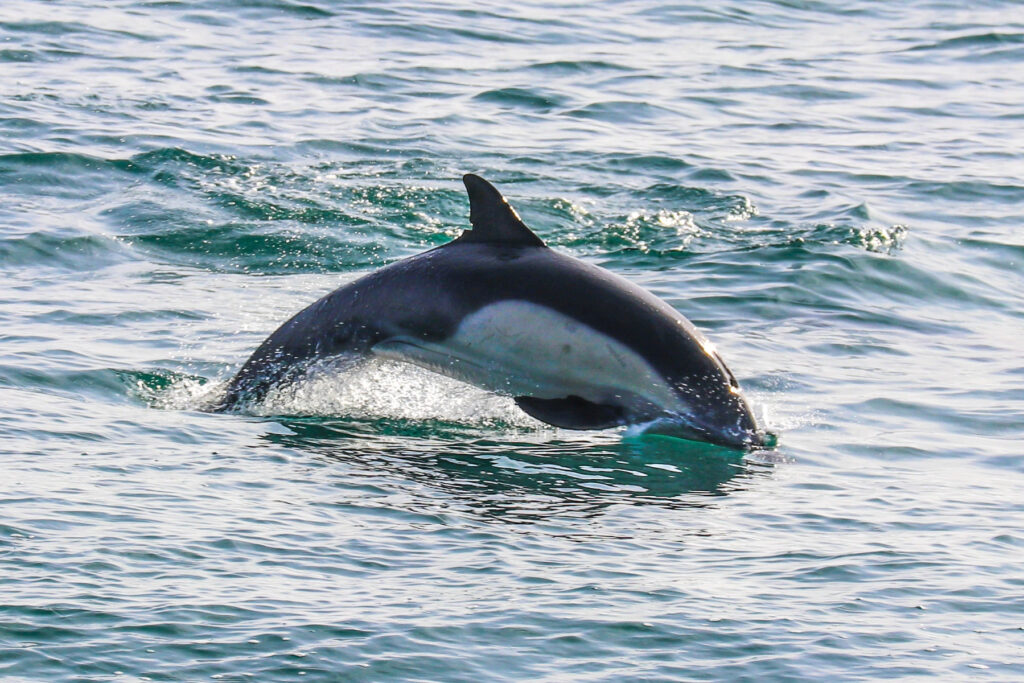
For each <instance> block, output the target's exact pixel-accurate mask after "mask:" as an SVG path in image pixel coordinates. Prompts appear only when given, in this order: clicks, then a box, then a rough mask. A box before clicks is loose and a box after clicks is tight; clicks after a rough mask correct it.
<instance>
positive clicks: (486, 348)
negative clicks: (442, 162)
mask: <svg viewBox="0 0 1024 683" xmlns="http://www.w3.org/2000/svg"><path fill="white" fill-rule="evenodd" d="M463 182H464V183H465V185H466V190H467V191H468V193H469V205H470V223H471V225H472V227H471V228H470V229H467V230H465V231H464V232H463V233H462V234H461V235H460V236H459V237H458V238H456V239H455V240H453V241H451V242H448V243H447V244H444V245H442V246H440V247H436V248H434V249H431V250H429V251H426V252H423V253H421V254H417V255H415V256H412V257H409V258H406V259H404V260H401V261H398V262H396V263H392V264H391V265H388V266H386V267H384V268H381V269H380V270H377V271H375V272H373V273H370V274H369V275H366V276H364V277H361V278H359V279H357V280H355V281H354V282H351V283H349V284H347V285H344V286H342V287H340V288H338V289H336V290H335V291H334V292H332V293H330V294H328V295H327V296H325V297H323V298H322V299H320V300H319V301H317V302H315V303H313V304H312V305H310V306H309V307H307V308H305V309H304V310H302V311H300V312H299V313H297V314H296V315H295V316H294V317H292V318H291V319H290V320H288V321H287V322H285V323H284V324H283V325H281V327H279V328H278V329H277V331H275V332H274V333H273V334H271V335H270V336H269V337H268V338H267V339H266V341H264V342H263V343H262V344H261V345H260V346H259V347H258V348H257V349H256V351H255V352H253V354H252V356H250V357H249V359H248V360H247V361H246V362H245V364H244V365H242V367H241V369H240V370H239V371H238V373H237V374H236V375H235V376H234V378H233V379H231V381H230V382H229V383H228V385H227V389H226V392H225V394H224V396H223V398H222V399H221V400H220V401H219V403H218V404H217V405H216V406H214V407H213V408H212V409H213V410H216V411H226V410H232V409H236V408H237V407H238V406H239V405H242V404H244V403H246V402H250V401H258V400H260V399H262V398H263V397H264V396H265V395H266V394H267V392H268V391H269V390H270V389H271V388H272V387H274V386H275V385H278V384H281V383H284V382H288V381H293V380H295V379H297V378H299V377H301V376H302V374H303V373H304V372H305V371H306V369H308V368H309V367H310V365H311V364H313V363H315V362H318V361H323V360H326V359H332V358H335V357H350V356H355V357H369V356H378V357H384V358H390V359H396V360H399V361H404V362H408V363H413V364H416V365H419V366H422V367H424V368H427V369H429V370H433V371H435V372H438V373H440V374H443V375H446V376H449V377H453V378H455V379H458V380H462V381H464V382H468V383H470V384H473V385H476V386H478V387H481V388H484V389H487V390H489V391H493V392H496V393H499V394H504V395H507V396H511V397H513V398H514V400H515V402H516V404H517V405H518V406H519V407H520V408H521V409H522V410H523V411H525V412H526V413H527V414H529V415H531V416H532V417H534V418H536V419H538V420H540V421H541V422H545V423H547V424H550V425H553V426H556V427H562V428H567V429H605V428H609V427H614V426H620V425H629V424H642V423H647V422H656V423H657V424H659V425H662V426H664V425H670V426H671V430H668V431H667V433H672V434H675V435H678V436H682V437H683V438H688V439H693V440H698V441H705V442H709V443H713V444H718V445H721V446H726V447H730V448H753V447H756V446H760V445H763V444H764V443H765V433H764V432H763V431H762V430H761V429H760V428H759V427H758V424H757V422H756V420H755V419H754V416H753V414H752V412H751V410H750V406H749V405H748V404H747V402H746V400H745V399H744V397H743V395H742V393H741V391H740V387H739V384H738V383H737V382H736V378H735V377H734V376H733V374H732V373H731V372H730V371H729V369H728V368H727V367H726V366H725V363H724V362H723V361H722V358H721V357H720V356H719V355H718V353H717V352H716V351H715V348H714V346H713V345H712V344H711V343H710V342H709V341H708V340H707V339H706V338H705V337H704V335H703V334H701V333H700V332H699V331H698V330H697V328H696V327H694V325H693V324H692V323H691V322H690V321H689V320H687V319H686V318H685V317H683V316H682V315H681V314H680V313H679V312H677V311H676V310H675V309H674V308H672V307H671V306H669V305H668V304H667V303H665V302H664V301H662V300H660V299H658V298H657V297H655V296H654V295H653V294H651V293H650V292H648V291H646V290H644V289H643V288H641V287H639V286H637V285H635V284H633V283H631V282H629V281H627V280H625V279H624V278H622V277H620V276H618V275H615V274H614V273H611V272H609V271H607V270H605V269H603V268H600V267H598V266H596V265H592V264H589V263H586V262H584V261H581V260H579V259H577V258H574V257H572V256H569V255H567V254H563V253H559V252H557V251H554V250H552V249H550V248H548V247H547V246H545V244H544V242H543V241H541V239H540V238H539V237H537V235H535V234H534V233H533V231H531V230H530V229H529V228H528V227H527V226H526V225H525V224H524V223H523V221H522V220H521V219H520V218H519V215H518V214H517V213H516V212H515V210H514V209H513V208H512V207H511V206H510V205H509V203H508V202H507V201H506V200H505V198H504V197H502V195H501V193H500V192H498V190H497V189H496V188H495V187H494V186H493V185H491V184H490V183H489V182H487V181H486V180H484V179H483V178H481V177H479V176H477V175H473V174H467V175H465V176H464V177H463ZM659 430H660V431H662V432H663V433H666V432H665V430H662V429H660V428H659Z"/></svg>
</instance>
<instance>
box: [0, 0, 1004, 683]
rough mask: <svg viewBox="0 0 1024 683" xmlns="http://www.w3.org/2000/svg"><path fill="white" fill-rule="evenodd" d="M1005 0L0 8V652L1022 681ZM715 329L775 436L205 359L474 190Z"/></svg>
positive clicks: (225, 676)
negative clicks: (481, 183) (683, 430)
mask: <svg viewBox="0 0 1024 683" xmlns="http://www.w3.org/2000/svg"><path fill="white" fill-rule="evenodd" d="M1022 101H1024V13H1022V12H1021V7H1020V5H1019V4H1017V3H1013V2H998V1H993V2H984V3H977V4H976V5H975V6H974V7H973V9H970V10H965V9H963V8H962V6H961V5H960V4H958V3H949V2H941V1H938V0H936V1H933V2H926V1H924V0H913V1H912V2H907V3H890V4H886V5H881V4H877V3H869V2H853V3H850V2H845V3H838V2H836V3H830V2H798V1H790V0H786V1H782V0H779V1H777V2H768V1H765V2H754V3H745V2H722V3H712V4H711V5H710V6H706V5H705V4H704V3H700V4H694V5H670V6H666V5H663V4H661V3H656V2H653V1H652V0H635V1H631V2H625V3H621V2H596V3H594V2H587V3H582V2H579V3H559V4H541V3H537V4H534V3H525V4H524V3H519V4H517V5H516V6H515V8H509V7H504V6H502V5H501V4H462V5H460V4H456V3H449V4H424V3H408V4H405V3H398V2H383V3H361V2H353V3H340V2H339V3H334V2H327V1H326V0H309V1H308V2H301V1H299V0H203V1H201V2H176V1H174V0H168V1H162V2H152V1H142V0H119V1H118V2H115V3H101V2H98V1H96V0H91V1H86V0H77V1H69V2H62V3H59V4H55V3H45V2H31V1H27V0H13V1H12V2H5V3H3V5H2V6H0V271H2V272H0V278H2V280H0V282H2V287H0V434H2V437H3V438H2V440H0V462H2V472H3V474H2V478H3V479H2V480H3V485H2V486H0V676H3V677H5V678H9V679H29V680H50V681H72V680H200V679H219V680H387V679H408V680H431V681H433V680H444V681H476V680H522V679H537V680H603V681H619V680H706V679H717V680H765V679H773V680H785V679H818V678H826V677H832V678H839V679H843V680H854V679H861V680H875V679H879V678H924V677H936V676H939V677H942V678H943V679H965V678H971V679H974V678H978V679H996V680H1016V679H1019V678H1020V676H1021V672H1022V669H1021V664H1020V663H1021V662H1022V661H1024V597H1022V596H1024V575H1022V573H1021V567H1022V561H1024V532H1022V531H1021V529H1022V527H1024V498H1022V495H1021V491H1022V490H1024V458H1022V446H1021V444H1022V442H1024V417H1022V415H1024V388H1022V384H1024V360H1022V358H1024V354H1022V348H1024V347H1022V341H1021V340H1022V338H1024V231H1022V225H1024V180H1022V179H1024V161H1022V159H1024V132H1022V131H1024V109H1022V105H1021V102H1022ZM465 172H476V173H480V174H482V175H484V176H485V177H487V178H489V179H490V180H492V181H493V182H495V183H496V184H497V185H498V186H499V187H500V188H501V189H502V190H503V191H504V192H505V194H506V196H508V197H509V199H510V200H511V201H512V202H513V204H514V205H515V206H516V207H517V208H518V210H519V212H520V214H521V215H522V216H523V218H524V219H525V220H526V222H527V223H528V224H529V225H531V226H532V227H533V228H534V229H535V230H536V232H537V233H538V234H540V235H541V236H542V237H543V238H544V239H545V240H547V241H548V243H549V244H550V245H552V246H553V247H555V248H557V249H560V250H563V251H565V252H567V253H571V254H573V255H576V256H578V257H581V258H584V259H586V260H589V261H591V262H594V263H598V264H600V265H602V266H604V267H606V268H609V269H611V270H613V271H615V272H617V273H619V274H621V275H623V276H625V277H628V278H630V279H632V280H634V281H636V282H638V283H640V284H642V285H644V286H646V287H648V288H649V289H651V290H652V291H654V292H656V293H657V294H658V295H660V296H662V297H663V298H665V299H666V300H668V301H669V302H670V303H671V304H672V305H673V306H675V307H676V308H677V309H678V310H680V311H681V312H682V313H684V314H685V315H686V316H687V317H689V318H690V319H691V320H693V321H694V323H696V324H697V325H698V326H699V327H701V328H702V329H703V330H705V331H706V332H707V333H708V335H709V336H710V337H711V339H712V340H713V341H714V342H715V343H716V345H717V346H718V348H719V350H720V351H721V353H722V356H723V357H724V358H725V359H726V361H727V362H728V363H729V365H730V367H731V369H732V370H733V372H734V373H735V374H736V375H737V377H738V378H739V380H740V382H741V383H742V384H743V386H744V387H745V388H746V390H747V393H748V395H749V397H750V399H751V401H752V403H753V404H754V406H755V409H756V411H757V413H758V414H759V415H760V416H761V419H762V420H763V421H764V423H765V424H766V425H768V426H769V427H770V428H771V429H772V430H774V431H776V432H778V433H779V435H780V441H779V446H778V448H777V449H775V450H774V451H769V452H763V453H753V454H748V455H743V454H740V453H731V452H728V451H723V450H720V449H716V448H713V447H707V446H700V445H697V444H692V443H686V442H681V441H678V440H672V439H666V438H661V437H654V436H643V435H636V434H633V433H621V432H616V431H609V432H594V433H578V432H567V431H559V430H554V429H550V428H547V427H544V426H542V425H539V424H538V423H536V422H533V421H531V420H530V419H529V418H526V417H525V416H523V415H522V414H521V413H519V412H518V411H517V410H516V408H515V407H514V405H512V404H511V402H510V401H509V400H508V399H504V398H501V397H493V396H489V395H487V394H484V393H482V392H480V391H478V390H476V389H472V388H470V387H465V386H462V385H458V384H456V383H454V382H452V381H449V380H445V379H443V378H439V377H436V376H433V375H430V374H428V373H426V372H422V371H419V370H415V369H411V368H408V367H403V366H398V365H390V364H380V365H376V366H370V367H368V368H364V369H361V370H360V371H358V372H357V373H356V374H355V375H352V376H348V377H347V378H346V379H345V381H339V380H337V378H335V379H333V380H332V379H331V378H322V379H321V380H318V381H317V382H313V383H310V384H307V385H305V386H302V387H296V388H294V389H292V390H289V391H283V392H280V393H279V394H277V395H276V396H274V397H273V398H272V400H270V401H269V402H268V403H267V405H266V406H265V407H264V409H263V412H264V413H265V414H262V415H210V414H206V413H203V412H201V411H200V410H199V407H201V405H202V402H203V400H204V398H206V397H209V396H210V395H211V393H215V392H216V391H217V388H218V386H219V385H220V384H221V383H222V382H223V381H224V380H226V379H227V378H228V377H229V376H230V375H231V374H232V372H233V371H234V370H235V369H237V367H238V366H239V365H240V364H241V362H242V361H243V360H244V359H245V358H246V357H247V356H248V354H249V353H250V352H251V351H252V350H253V349H254V348H255V346H256V345H257V344H258V343H259V342H260V341H262V340H263V338H264V337H265V336H266V335H267V334H268V333H269V332H271V331H272V330H273V329H274V328H275V327H276V326H277V325H278V324H279V323H280V322H281V321H282V320H284V319H286V318H287V317H288V316H290V315H291V314H292V313H294V312H295V311H297V310H299V309H301V308H302V307H304V306H305V305H307V304H308V303H310V302H311V301H313V300H315V299H316V298H318V297H319V296H321V295H322V294H324V293H326V292H328V291H330V290H332V289H333V288H335V287H337V286H338V285H339V284H341V283H344V282H347V281H349V280H351V279H354V278H356V277H358V276H359V275H361V274H364V273H366V272H369V271H370V270H372V269H374V268H376V267H378V266H380V265H382V264H385V263H390V262H392V261H394V260H396V259H398V258H401V257H404V256H407V255H411V254H414V253H417V252H419V251H422V250H424V249H426V248H428V247H430V246H433V245H437V244H442V243H444V242H445V241H447V240H448V239H450V238H451V237H453V236H455V235H457V234H458V233H459V231H460V230H461V229H462V228H463V227H465V226H466V225H467V222H468V204H467V201H466V199H465V196H464V192H463V189H462V185H461V182H460V181H459V178H460V177H461V175H462V174H463V173H465Z"/></svg>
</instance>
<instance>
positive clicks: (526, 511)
mask: <svg viewBox="0 0 1024 683" xmlns="http://www.w3.org/2000/svg"><path fill="white" fill-rule="evenodd" d="M277 421H278V422H279V423H280V424H281V425H283V426H284V427H286V428H287V430H288V431H289V432H290V433H268V434H264V435H262V437H261V438H262V439H264V440H266V441H267V442H268V443H270V444H273V445H275V446H279V447H286V448H289V449H294V450H300V451H305V452H308V453H311V454H313V455H315V456H317V457H322V458H326V459H329V460H331V461H332V462H339V463H344V464H345V465H347V466H349V467H350V468H351V470H354V471H359V472H366V471H372V472H377V473H387V474H389V475H394V476H398V477H401V478H406V479H409V480H412V481H415V482H416V483H419V484H426V485H428V486H430V487H431V488H433V489H435V490H437V491H440V492H442V493H443V494H446V497H447V498H448V500H447V501H446V504H445V507H447V508H449V509H457V510H460V511H463V512H467V513H470V514H473V515H474V516H478V517H481V518H486V519H490V520H500V521H503V522H507V523H512V524H529V523H536V522H542V521H545V520H548V519H550V518H551V517H552V516H553V515H558V516H563V517H564V516H567V515H568V516H575V517H593V516H597V515H599V514H601V513H602V512H603V511H604V510H605V509H607V508H608V507H609V506H613V505H658V506H662V507H667V508H700V507H707V506H712V505H715V504H716V501H718V500H719V499H720V498H721V497H722V496H727V495H729V494H730V493H733V492H736V491H740V490H744V489H746V488H749V487H751V486H755V485H756V484H757V482H758V481H759V480H763V479H765V478H767V477H769V476H771V473H772V472H773V470H774V465H773V464H772V463H771V462H767V461H764V460H761V459H759V458H758V457H757V456H756V454H755V455H754V456H753V457H752V456H751V454H747V453H743V452H739V451H734V450H729V449H724V448H721V447H718V446H712V445H709V444H702V443H696V442H692V441H684V440H681V439H676V438H672V437H666V436H660V435H658V436H654V435H639V436H623V435H622V434H620V433H615V432H599V433H594V434H583V433H580V434H579V435H577V434H575V433H572V435H571V436H570V437H568V438H567V437H566V436H565V434H566V433H565V432H539V433H538V432H528V431H515V430H507V429H506V430H502V429H500V428H499V429H493V430H483V429H473V430H469V429H466V428H465V426H461V427H460V426H459V425H447V424H443V423H438V422H428V423H423V422H415V421H406V420H364V421H359V420H343V419H324V418H315V419H314V418H291V419H288V418H284V419H278V420H277Z"/></svg>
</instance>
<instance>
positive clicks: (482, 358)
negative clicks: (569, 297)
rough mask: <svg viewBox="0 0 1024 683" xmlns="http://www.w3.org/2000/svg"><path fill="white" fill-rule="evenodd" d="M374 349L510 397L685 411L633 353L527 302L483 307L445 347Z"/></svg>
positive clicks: (412, 344)
mask: <svg viewBox="0 0 1024 683" xmlns="http://www.w3.org/2000/svg"><path fill="white" fill-rule="evenodd" d="M374 352H375V353H377V354H379V355H382V356H384V357H387V358H394V359H396V360H403V361H407V362H410V363H415V364H417V365H421V366H423V367H426V368H429V369H431V370H434V371H435V372H439V373H441V374H445V375H448V376H449V377H455V378H456V379H461V380H463V381H465V382H469V383H471V384H474V385H476V386H479V387H483V388H485V389H489V390H491V391H495V392H498V393H501V394H506V395H510V396H534V397H537V398H562V397H565V396H570V395H573V396H579V397H581V398H584V399H587V400H588V401H593V402H595V403H606V402H609V401H610V400H611V399H613V398H615V397H617V396H619V395H628V394H633V395H635V396H639V397H642V398H644V399H646V400H648V401H650V402H651V403H654V404H655V405H658V406H661V407H663V408H666V409H669V410H677V409H678V408H679V405H678V404H679V400H678V398H677V397H676V396H675V395H674V393H673V392H672V390H671V388H670V387H669V386H668V385H666V384H665V381H664V379H663V378H662V377H661V376H660V375H659V374H658V373H657V372H656V371H655V370H654V368H652V367H651V365H650V364H649V363H648V362H647V361H645V360H644V359H643V358H642V357H641V356H640V355H639V354H637V353H636V352H635V351H633V350H632V349H630V348H628V347H627V346H625V345H624V344H622V343H620V342H618V341H616V340H615V339H612V338H611V337H609V336H608V335H605V334H602V333H600V332H598V331H596V330H594V329H593V328H591V327H589V326H587V325H584V324H582V323H580V322H579V321H577V320H574V319H573V318H570V317H568V316H565V315H562V314H561V313H558V312H556V311H553V310H551V309H549V308H546V307H544V306H540V305H537V304H534V303H530V302H527V301H502V302H500V303H495V304H491V305H489V306H485V307H484V308H482V309H480V310H479V311H477V312H476V313H473V314H472V315H469V316H467V317H466V318H465V319H464V320H463V321H462V323H461V324H460V325H459V328H458V330H457V331H456V333H455V334H454V335H452V337H451V338H449V339H446V340H444V341H442V342H437V343H433V342H427V341H424V340H421V339H413V338H410V337H395V338H393V339H389V340H387V341H386V342H383V343H381V344H378V345H377V346H376V347H374Z"/></svg>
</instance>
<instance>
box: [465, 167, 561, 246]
mask: <svg viewBox="0 0 1024 683" xmlns="http://www.w3.org/2000/svg"><path fill="white" fill-rule="evenodd" d="M462 182H463V183H465V184H466V191H467V192H469V222H470V223H472V224H473V228H472V229H471V230H466V231H465V232H463V233H462V235H460V236H459V238H458V240H457V241H459V242H487V243H490V244H509V245H516V246H523V247H543V246H544V242H543V241H542V240H541V238H539V237H537V236H536V235H534V234H533V231H532V230H530V229H529V228H528V227H526V224H525V223H523V221H521V220H520V219H519V215H518V214H517V213H516V212H515V209H513V208H512V207H511V206H509V203H508V202H507V201H505V198H504V197H502V196H501V193H500V192H498V190H497V189H496V188H495V187H494V185H491V184H490V183H489V182H487V181H486V180H484V179H483V178H481V177H480V176H478V175H473V174H472V173H467V174H466V175H464V176H462Z"/></svg>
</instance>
